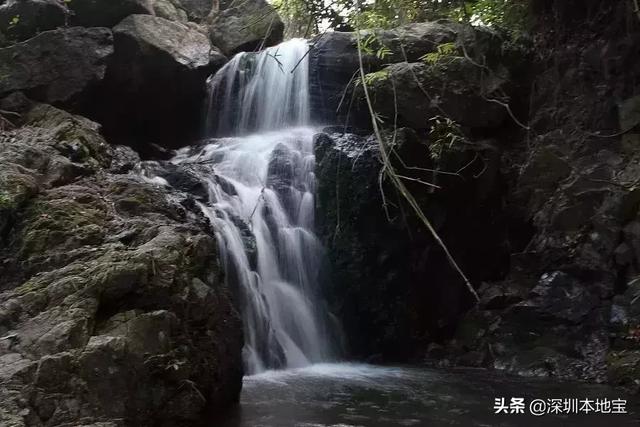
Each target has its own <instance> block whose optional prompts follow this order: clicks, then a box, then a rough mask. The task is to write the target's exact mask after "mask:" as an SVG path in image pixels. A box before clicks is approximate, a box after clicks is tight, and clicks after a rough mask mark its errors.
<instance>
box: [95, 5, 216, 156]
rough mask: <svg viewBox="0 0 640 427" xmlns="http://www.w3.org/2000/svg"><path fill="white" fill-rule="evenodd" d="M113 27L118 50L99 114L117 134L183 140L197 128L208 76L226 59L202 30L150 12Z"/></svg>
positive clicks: (176, 142)
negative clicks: (152, 14)
mask: <svg viewBox="0 0 640 427" xmlns="http://www.w3.org/2000/svg"><path fill="white" fill-rule="evenodd" d="M113 31H114V42H115V50H116V53H115V55H114V57H113V60H112V62H111V65H110V67H109V71H108V76H107V80H106V82H105V88H104V92H103V96H104V99H103V102H102V103H101V105H99V106H96V107H97V108H96V109H97V111H95V113H94V114H95V115H96V117H98V118H99V119H100V121H101V122H102V123H103V124H104V125H105V130H106V132H107V133H108V134H109V135H112V136H113V137H114V138H118V137H120V136H129V137H133V138H134V141H138V145H141V144H140V142H139V141H140V140H144V141H149V142H156V143H158V144H161V145H165V146H169V147H176V146H180V145H184V143H185V139H188V138H189V135H192V134H195V133H196V132H197V131H196V130H197V129H198V121H199V117H200V108H201V105H202V103H201V101H202V99H203V97H204V95H205V91H206V87H205V80H206V78H207V77H208V76H209V75H210V74H211V73H213V72H215V71H216V70H217V69H218V68H219V67H220V66H222V64H224V63H225V62H226V58H225V57H224V56H223V55H222V54H221V53H220V52H218V51H217V50H216V49H215V48H214V47H212V46H211V44H210V42H209V40H208V39H207V37H206V36H205V35H204V34H202V33H201V32H199V31H197V30H195V29H193V28H191V27H190V26H187V25H184V24H181V23H178V22H173V21H169V20H166V19H163V18H159V17H155V16H151V15H133V16H130V17H128V18H126V19H125V20H124V21H122V22H121V23H120V24H119V25H117V26H116V27H115V28H114V30H113ZM133 144H135V142H133V141H132V142H131V145H133ZM139 148H140V150H142V151H144V147H139ZM147 151H148V150H147Z"/></svg>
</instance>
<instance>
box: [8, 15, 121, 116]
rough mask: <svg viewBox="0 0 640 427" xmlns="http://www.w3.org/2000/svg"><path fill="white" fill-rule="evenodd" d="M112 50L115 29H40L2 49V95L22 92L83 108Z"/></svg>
mask: <svg viewBox="0 0 640 427" xmlns="http://www.w3.org/2000/svg"><path fill="white" fill-rule="evenodd" d="M112 53H113V45H112V36H111V31H109V30H108V29H106V28H65V29H59V30H53V31H47V32H44V33H41V34H39V35H37V36H36V37H34V38H32V39H30V40H27V41H26V42H24V43H19V44H16V45H13V46H10V47H6V48H3V49H0V75H2V76H4V78H3V79H0V96H2V95H5V94H8V93H11V92H16V91H22V92H23V93H24V94H26V95H27V96H28V97H30V98H32V99H35V100H37V101H43V102H47V103H53V104H60V105H63V106H66V107H74V108H76V109H79V110H82V109H83V107H86V106H87V103H89V102H90V97H91V95H93V94H95V93H94V91H95V89H96V86H97V85H98V84H99V83H100V82H101V81H102V79H103V78H104V76H105V71H106V68H107V61H108V59H109V58H110V57H111V54H112ZM24 70H29V72H28V73H27V72H24Z"/></svg>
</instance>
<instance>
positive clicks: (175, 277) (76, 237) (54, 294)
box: [0, 105, 242, 427]
mask: <svg viewBox="0 0 640 427" xmlns="http://www.w3.org/2000/svg"><path fill="white" fill-rule="evenodd" d="M20 124H21V125H22V127H20V128H17V129H15V130H12V131H7V132H0V218H2V219H3V220H2V221H0V228H1V230H0V276H1V277H2V281H1V282H2V283H1V284H0V335H1V336H2V337H3V339H2V340H0V366H1V367H2V368H1V369H0V397H1V398H0V424H2V425H16V426H25V427H31V426H33V427H36V426H42V425H52V426H53V425H74V426H75V425H90V424H91V425H93V424H92V423H94V422H102V423H104V424H100V425H113V426H125V425H135V426H181V427H183V426H189V425H200V424H204V423H205V422H206V421H207V417H208V411H209V410H216V409H219V408H221V407H224V406H227V405H230V404H232V403H234V402H235V401H236V400H237V399H238V395H239V392H240V387H241V380H242V361H241V348H242V327H241V325H240V320H239V317H238V315H237V312H236V311H235V309H234V307H233V305H232V304H231V299H230V296H229V294H228V291H227V288H226V287H225V285H224V281H223V278H222V272H221V271H220V268H219V259H218V253H217V249H216V248H217V245H216V241H215V238H214V237H213V235H212V233H211V230H210V228H209V225H208V223H207V222H206V221H204V220H203V219H202V215H201V214H200V213H199V211H198V210H197V209H191V208H189V207H194V206H195V203H193V201H192V200H191V201H190V202H189V196H186V195H185V194H184V193H182V192H179V191H175V190H172V189H171V188H169V187H167V186H158V185H154V184H151V183H149V182H147V181H146V180H145V179H144V178H143V177H142V176H137V175H135V174H129V175H127V174H121V173H119V172H118V171H120V170H121V169H122V164H120V161H121V159H123V158H124V159H127V158H128V159H129V160H128V161H132V160H135V156H134V155H132V154H131V152H130V151H129V152H128V154H126V153H127V150H126V149H121V148H115V147H113V146H110V145H109V144H107V143H106V142H105V140H104V139H103V138H102V136H101V135H100V133H99V126H98V125H97V124H96V123H94V122H91V121H89V120H87V119H84V118H82V117H78V116H72V115H70V114H68V113H66V112H64V111H61V110H58V109H55V108H53V107H51V106H47V105H35V106H33V107H30V108H28V109H27V110H25V111H22V118H21V123H20ZM118 152H120V154H118ZM123 154H124V155H123ZM5 218H6V219H7V220H6V221H4V219H5ZM96 425H97V424H96Z"/></svg>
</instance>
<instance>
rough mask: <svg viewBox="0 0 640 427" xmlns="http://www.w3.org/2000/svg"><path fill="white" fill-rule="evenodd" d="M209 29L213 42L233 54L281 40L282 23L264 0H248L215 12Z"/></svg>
mask: <svg viewBox="0 0 640 427" xmlns="http://www.w3.org/2000/svg"><path fill="white" fill-rule="evenodd" d="M209 32H210V34H211V42H212V43H213V44H214V45H215V46H217V47H219V48H220V49H222V51H223V52H224V53H225V54H226V55H233V54H235V53H238V52H241V51H252V50H256V49H257V48H259V47H261V46H262V47H267V46H273V45H275V44H278V43H280V42H281V41H282V37H283V33H284V24H283V23H282V20H281V19H280V17H279V16H278V13H277V12H276V10H275V9H274V8H273V7H272V6H271V5H270V4H269V3H267V2H266V1H265V0H249V1H245V2H239V3H238V5H236V6H234V7H232V8H229V9H225V10H222V11H220V12H218V13H216V14H214V15H213V18H212V20H211V24H210V31H209Z"/></svg>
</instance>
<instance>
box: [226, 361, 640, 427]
mask: <svg viewBox="0 0 640 427" xmlns="http://www.w3.org/2000/svg"><path fill="white" fill-rule="evenodd" d="M496 398H499V399H500V398H505V400H504V402H505V407H506V410H508V411H511V410H512V409H513V410H515V411H519V409H518V407H519V406H521V405H519V404H518V400H515V401H512V400H511V398H516V399H517V398H523V399H524V401H523V402H524V414H507V415H505V414H500V415H496V414H495V413H494V412H495V409H494V405H495V403H496V402H495V399H496ZM554 398H555V399H562V400H561V401H559V400H556V401H553V402H550V401H548V399H554ZM533 399H542V400H543V401H545V403H544V404H540V403H539V402H538V404H536V405H535V407H534V410H535V411H542V412H544V413H545V415H541V416H533V415H531V413H530V410H531V409H530V405H531V401H532V400H533ZM585 399H589V401H587V402H586V403H585ZM596 399H600V400H599V402H598V404H597V403H596ZM614 399H626V400H627V401H626V404H625V405H624V409H626V411H627V412H628V414H614V413H609V414H594V413H593V412H590V413H589V414H588V415H585V414H584V411H589V410H590V408H591V407H593V409H594V410H595V409H598V410H604V411H611V412H616V411H617V412H621V411H622V409H623V408H622V406H621V405H622V403H621V401H619V400H618V401H617V402H615V401H614ZM607 402H608V403H607ZM499 403H500V402H499ZM639 404H640V402H639V399H638V397H630V396H626V395H625V394H624V393H623V392H622V391H621V390H618V389H615V388H611V387H607V386H599V385H585V384H580V383H560V382H557V381H556V382H551V381H540V380H537V379H523V378H512V377H505V376H501V375H497V374H495V373H491V372H486V371H476V370H455V371H445V370H431V369H423V368H395V367H376V366H370V365H356V364H319V365H313V366H310V367H307V368H301V369H292V370H287V371H269V372H265V373H262V374H258V375H253V376H249V377H246V378H245V380H244V389H243V392H242V398H241V404H240V406H239V407H238V409H237V410H235V411H234V412H233V413H231V414H227V416H226V417H225V418H226V419H225V420H224V421H222V422H216V423H215V424H214V427H218V426H220V427H288V426H295V427H329V426H331V427H356V426H357V427H360V426H365V427H381V426H420V427H421V426H436V427H437V426H518V427H519V426H538V425H547V426H582V427H587V426H611V427H614V426H615V427H617V426H627V425H629V426H633V425H640V405H639ZM559 411H561V412H562V413H561V414H557V413H556V414H553V412H559ZM569 411H574V412H579V413H578V414H575V413H572V414H571V415H567V414H566V412H569ZM549 412H551V414H549Z"/></svg>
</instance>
